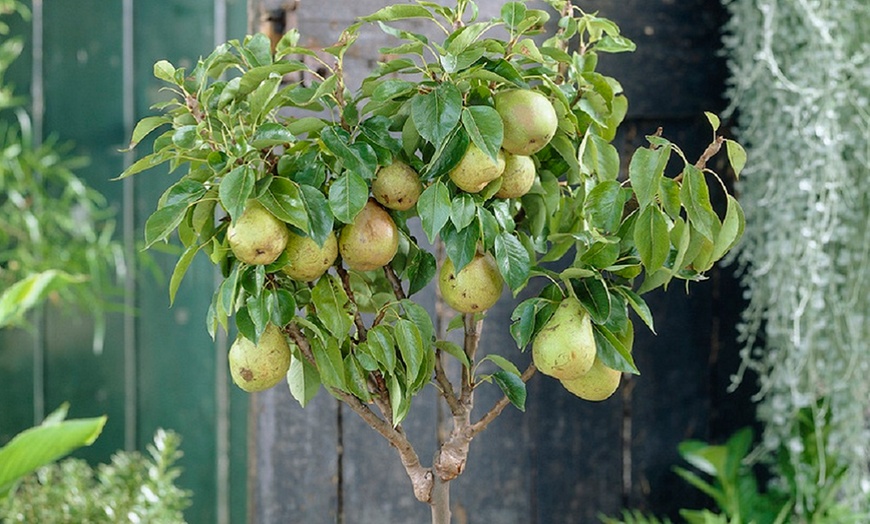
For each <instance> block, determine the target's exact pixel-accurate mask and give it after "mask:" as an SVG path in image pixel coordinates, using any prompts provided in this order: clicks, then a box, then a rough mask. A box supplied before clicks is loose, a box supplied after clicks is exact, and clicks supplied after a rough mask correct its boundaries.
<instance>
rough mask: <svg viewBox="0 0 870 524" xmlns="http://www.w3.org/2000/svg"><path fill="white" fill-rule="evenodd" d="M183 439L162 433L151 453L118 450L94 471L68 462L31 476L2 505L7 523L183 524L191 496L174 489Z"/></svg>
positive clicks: (80, 464) (87, 466)
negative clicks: (137, 523)
mask: <svg viewBox="0 0 870 524" xmlns="http://www.w3.org/2000/svg"><path fill="white" fill-rule="evenodd" d="M180 442H181V439H180V437H178V435H176V434H175V433H172V432H166V431H163V430H158V431H157V433H156V434H155V435H154V442H153V444H151V445H149V446H148V455H147V456H146V455H143V454H140V453H138V452H126V451H123V452H118V453H115V455H113V456H112V460H111V462H110V463H108V464H101V465H99V466H98V467H97V468H92V467H91V466H89V465H88V464H87V462H85V461H84V460H81V459H66V460H63V461H61V462H59V463H57V464H52V465H50V466H46V467H44V468H41V469H40V470H39V471H37V472H36V473H34V474H33V475H31V476H30V477H27V478H26V479H25V480H24V481H23V482H22V483H21V484H20V485H19V487H18V489H17V491H15V492H14V494H13V496H12V497H10V498H9V499H7V501H5V502H4V503H0V510H2V511H0V513H2V514H3V515H4V518H3V522H4V523H10V524H11V523H12V522H42V523H45V524H60V523H64V522H90V523H94V524H99V523H106V524H108V523H115V522H160V523H166V524H173V523H183V522H184V516H183V514H182V511H183V510H184V508H186V507H187V506H188V505H189V504H190V496H191V494H190V493H189V492H187V491H185V490H182V489H180V488H179V487H178V486H176V485H175V481H176V479H177V477H178V475H179V473H180V470H179V469H178V468H177V467H175V463H176V462H177V461H178V459H179V458H180V457H181V451H180V450H179V444H180Z"/></svg>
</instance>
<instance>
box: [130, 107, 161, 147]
mask: <svg viewBox="0 0 870 524" xmlns="http://www.w3.org/2000/svg"><path fill="white" fill-rule="evenodd" d="M171 122H172V120H171V119H170V118H169V117H167V116H163V115H159V116H148V117H145V118H143V119H142V120H140V121H139V122H138V123H137V124H136V127H135V128H133V137H132V138H131V139H130V145H129V146H127V147H128V148H129V149H133V148H134V147H135V146H136V144H138V143H139V142H141V141H142V139H143V138H145V137H146V136H148V135H149V134H150V133H151V132H152V131H154V130H155V129H157V128H158V127H160V126H162V125H163V124H168V123H171Z"/></svg>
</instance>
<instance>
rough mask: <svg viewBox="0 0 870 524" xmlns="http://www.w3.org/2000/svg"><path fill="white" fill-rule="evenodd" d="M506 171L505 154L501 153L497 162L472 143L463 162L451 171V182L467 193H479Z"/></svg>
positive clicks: (463, 157)
mask: <svg viewBox="0 0 870 524" xmlns="http://www.w3.org/2000/svg"><path fill="white" fill-rule="evenodd" d="M503 171H504V154H503V153H502V152H501V151H499V152H498V155H497V156H496V161H493V160H492V158H490V156H489V155H487V154H486V153H484V152H483V151H481V149H480V148H479V147H477V146H476V145H474V143H471V144H469V145H468V149H466V150H465V154H464V155H463V156H462V160H460V161H459V163H458V164H456V167H454V168H453V169H452V170H451V171H450V180H452V181H453V183H454V184H456V187H458V188H459V189H461V190H463V191H465V192H466V193H479V192H480V190H481V189H483V188H485V187H486V185H487V184H489V183H490V182H492V181H493V180H495V179H496V178H498V177H499V176H501V174H502V172H503Z"/></svg>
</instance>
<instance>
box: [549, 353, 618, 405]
mask: <svg viewBox="0 0 870 524" xmlns="http://www.w3.org/2000/svg"><path fill="white" fill-rule="evenodd" d="M621 378H622V373H620V372H619V371H617V370H615V369H613V368H609V367H607V366H605V365H604V363H603V362H601V360H599V359H597V358H596V359H595V362H594V363H593V364H592V368H591V369H590V370H589V371H588V372H587V373H586V374H585V375H583V376H582V377H580V378H576V379H573V380H562V385H563V386H565V389H567V390H568V391H570V392H571V393H573V394H575V395H577V396H578V397H580V398H582V399H583V400H590V401H592V402H599V401H602V400H605V399H608V398H610V396H611V395H613V393H614V392H615V391H616V389H617V388H618V387H619V380H620V379H621Z"/></svg>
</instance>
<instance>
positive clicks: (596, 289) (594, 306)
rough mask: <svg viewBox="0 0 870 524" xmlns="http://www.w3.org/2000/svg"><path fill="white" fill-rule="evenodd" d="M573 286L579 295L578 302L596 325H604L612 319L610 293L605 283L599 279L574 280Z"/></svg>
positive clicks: (572, 281)
mask: <svg viewBox="0 0 870 524" xmlns="http://www.w3.org/2000/svg"><path fill="white" fill-rule="evenodd" d="M571 285H572V287H573V288H574V292H575V294H576V295H577V300H579V301H580V303H581V304H583V308H584V309H586V311H587V312H588V313H589V317H590V318H591V319H592V321H593V322H595V323H596V324H604V323H605V322H607V319H608V318H610V308H611V300H610V291H608V290H607V286H606V285H604V282H602V281H601V280H598V279H597V278H581V279H572V280H571Z"/></svg>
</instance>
